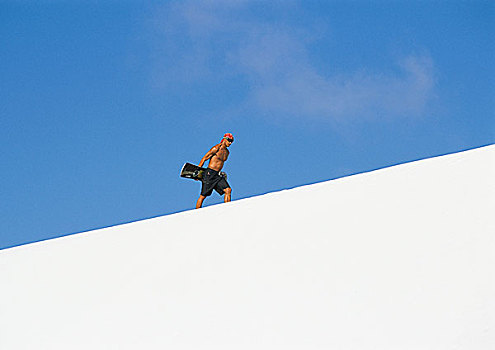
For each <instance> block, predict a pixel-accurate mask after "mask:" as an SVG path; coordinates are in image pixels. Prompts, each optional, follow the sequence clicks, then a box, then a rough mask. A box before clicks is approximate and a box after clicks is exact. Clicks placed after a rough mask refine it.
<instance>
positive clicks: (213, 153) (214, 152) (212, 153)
mask: <svg viewBox="0 0 495 350" xmlns="http://www.w3.org/2000/svg"><path fill="white" fill-rule="evenodd" d="M217 152H218V146H214V147H212V148H211V149H210V150H209V151H208V153H206V154H205V156H204V157H203V158H201V161H200V162H199V167H200V168H201V167H202V166H203V164H204V163H205V162H206V161H207V160H208V159H210V158H211V157H213V156H214V155H215V154H216V153H217Z"/></svg>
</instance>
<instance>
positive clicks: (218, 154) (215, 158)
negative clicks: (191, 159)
mask: <svg viewBox="0 0 495 350" xmlns="http://www.w3.org/2000/svg"><path fill="white" fill-rule="evenodd" d="M232 142H234V136H232V134H230V133H227V134H225V135H223V139H222V141H221V142H220V143H219V144H218V145H215V146H213V147H212V148H211V149H210V150H209V151H208V153H206V154H205V156H204V157H203V158H202V159H201V162H199V166H200V167H202V166H203V164H204V163H205V162H206V161H207V160H210V162H209V163H208V169H206V171H205V174H204V175H203V180H202V182H203V185H202V186H201V195H200V196H199V198H198V201H197V202H196V209H199V208H201V206H202V205H203V201H204V200H205V198H206V197H208V196H209V195H211V193H212V192H213V190H215V191H217V192H218V194H219V195H222V194H223V195H224V201H225V203H227V202H230V199H231V196H230V194H231V193H232V189H231V188H230V185H229V183H228V182H227V180H226V179H225V177H224V176H221V175H220V170H222V168H223V164H224V163H225V162H226V161H227V158H228V157H229V153H230V152H229V150H228V149H227V148H228V147H230V145H231V144H232Z"/></svg>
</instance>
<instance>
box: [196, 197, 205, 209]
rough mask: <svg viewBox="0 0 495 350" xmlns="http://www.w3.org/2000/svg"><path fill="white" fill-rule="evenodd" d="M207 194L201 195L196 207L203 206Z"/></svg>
mask: <svg viewBox="0 0 495 350" xmlns="http://www.w3.org/2000/svg"><path fill="white" fill-rule="evenodd" d="M205 198H206V197H205V196H201V195H200V196H199V198H198V201H197V202H196V209H199V208H201V206H202V205H203V201H204V200H205Z"/></svg>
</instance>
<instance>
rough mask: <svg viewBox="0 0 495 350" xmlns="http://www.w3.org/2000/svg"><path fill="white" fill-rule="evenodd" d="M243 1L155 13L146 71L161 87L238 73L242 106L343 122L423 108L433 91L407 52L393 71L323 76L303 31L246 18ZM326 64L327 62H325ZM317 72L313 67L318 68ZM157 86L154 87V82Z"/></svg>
mask: <svg viewBox="0 0 495 350" xmlns="http://www.w3.org/2000/svg"><path fill="white" fill-rule="evenodd" d="M251 4H252V2H250V1H237V2H231V1H206V2H182V3H174V4H173V5H168V6H166V7H164V8H163V9H162V11H161V12H160V13H159V14H158V15H157V16H156V17H155V24H157V25H156V26H155V29H156V28H158V29H159V31H158V32H159V33H160V36H159V37H158V38H159V41H158V43H159V44H158V45H157V46H156V47H155V49H156V50H157V54H156V57H157V60H156V61H155V64H156V66H155V67H160V69H156V70H155V71H154V76H155V77H156V82H161V83H162V84H170V83H171V82H172V83H174V84H177V83H179V84H180V83H185V84H201V83H204V82H207V81H211V80H214V81H215V84H220V85H221V83H222V79H232V77H234V76H240V77H242V78H243V79H246V80H247V81H248V82H249V86H250V91H249V94H248V95H247V96H245V103H244V104H243V106H244V107H245V106H248V107H249V108H251V109H254V110H258V111H259V112H261V113H263V114H264V115H268V116H270V115H273V116H276V117H277V118H280V116H284V117H287V118H303V119H308V118H309V119H313V120H321V121H325V120H329V121H332V120H333V121H345V120H348V119H353V120H355V119H360V118H366V119H376V118H386V117H389V118H390V117H399V116H402V117H411V116H419V115H422V114H423V113H424V110H425V107H426V105H427V103H428V101H429V99H430V98H431V97H432V95H433V93H434V87H435V79H434V64H433V60H432V58H431V57H430V56H429V55H428V54H424V53H423V54H420V55H416V54H412V55H410V56H408V57H405V58H404V59H402V60H401V61H400V62H392V64H391V66H393V65H395V66H396V68H397V69H389V70H387V71H384V72H376V71H371V70H369V69H367V68H366V67H362V68H361V69H360V71H359V72H354V73H350V74H349V73H346V74H341V75H334V76H328V75H325V74H324V73H325V72H322V71H321V68H318V67H316V66H315V65H314V64H312V63H311V58H312V52H311V49H310V45H309V44H310V42H309V41H308V39H306V37H307V35H306V34H308V32H311V29H309V30H308V29H307V28H301V27H294V26H289V25H288V24H284V22H283V21H281V22H275V21H274V20H271V21H263V20H260V19H259V18H256V17H255V16H249V15H246V13H247V12H248V10H249V8H250V5H251ZM333 68H334V67H333ZM319 69H320V70H319ZM158 85H159V84H158Z"/></svg>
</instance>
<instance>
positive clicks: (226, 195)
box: [223, 187, 232, 203]
mask: <svg viewBox="0 0 495 350" xmlns="http://www.w3.org/2000/svg"><path fill="white" fill-rule="evenodd" d="M223 192H224V193H225V203H227V202H230V199H231V196H230V194H231V193H232V189H231V188H230V187H227V188H226V189H225V190H224V191H223Z"/></svg>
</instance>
